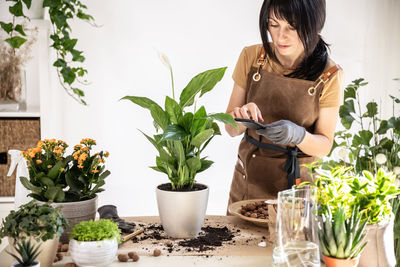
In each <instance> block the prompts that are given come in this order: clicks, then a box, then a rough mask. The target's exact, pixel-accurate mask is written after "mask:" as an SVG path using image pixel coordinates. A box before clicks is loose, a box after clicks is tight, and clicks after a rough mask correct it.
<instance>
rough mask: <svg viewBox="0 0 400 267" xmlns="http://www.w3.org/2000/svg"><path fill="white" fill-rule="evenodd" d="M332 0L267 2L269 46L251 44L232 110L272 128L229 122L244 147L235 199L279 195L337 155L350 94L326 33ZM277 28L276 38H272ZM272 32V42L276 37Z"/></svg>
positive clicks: (241, 63)
mask: <svg viewBox="0 0 400 267" xmlns="http://www.w3.org/2000/svg"><path fill="white" fill-rule="evenodd" d="M325 7H326V5H325V0H265V1H264V3H263V5H262V8H261V12H260V22H259V23H260V32H261V38H262V42H263V43H262V44H259V45H253V46H249V47H245V48H244V49H243V51H242V53H241V54H240V57H239V60H238V62H237V64H236V67H235V70H234V73H233V80H234V82H235V83H234V87H233V91H232V95H231V98H230V101H229V105H228V108H227V111H226V112H227V113H229V114H231V115H232V116H233V117H234V118H242V119H253V120H257V121H259V122H261V123H263V124H268V127H267V128H266V129H262V130H256V131H255V130H250V129H247V128H246V127H244V126H243V125H240V124H239V123H238V125H239V129H236V128H234V127H232V126H229V125H226V130H227V132H228V133H229V134H230V135H231V136H237V135H241V134H243V133H245V135H244V138H243V139H242V141H241V143H240V146H239V153H238V161H237V164H236V166H235V171H234V177H233V180H232V185H231V191H230V197H229V203H232V202H235V201H239V200H243V199H254V198H275V197H276V196H277V193H278V192H279V191H281V190H285V189H287V188H290V187H291V186H292V185H294V184H296V183H298V182H300V181H306V180H310V179H311V177H309V175H308V172H307V169H306V168H305V167H301V165H302V164H304V163H311V162H313V161H315V160H316V158H317V157H322V156H325V155H327V154H328V153H329V151H330V149H331V147H332V143H333V136H334V131H335V127H336V123H337V118H338V112H339V106H340V105H341V103H342V101H343V100H342V98H343V78H344V74H343V71H342V70H341V69H340V67H339V66H338V65H336V64H335V63H334V62H333V61H332V60H330V59H329V56H328V51H327V50H328V47H327V44H326V43H325V42H324V41H323V40H322V38H321V36H320V35H319V34H320V32H321V30H322V28H323V26H324V23H325ZM268 33H269V35H268ZM269 36H270V37H271V39H272V40H271V41H270V40H269V39H270V38H269Z"/></svg>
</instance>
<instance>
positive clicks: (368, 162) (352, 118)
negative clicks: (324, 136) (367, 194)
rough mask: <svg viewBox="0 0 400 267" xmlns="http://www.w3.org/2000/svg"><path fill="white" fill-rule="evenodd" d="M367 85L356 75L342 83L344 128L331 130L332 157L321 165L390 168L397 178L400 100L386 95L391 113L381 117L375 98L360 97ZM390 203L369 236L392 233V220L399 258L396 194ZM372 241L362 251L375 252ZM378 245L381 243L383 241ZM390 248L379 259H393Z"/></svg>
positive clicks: (399, 214) (399, 174)
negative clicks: (386, 215)
mask: <svg viewBox="0 0 400 267" xmlns="http://www.w3.org/2000/svg"><path fill="white" fill-rule="evenodd" d="M395 80H399V79H395ZM367 85H368V82H366V81H365V80H364V79H363V78H360V79H357V80H354V81H353V82H352V83H351V84H349V85H348V86H347V87H346V89H345V92H344V104H343V105H342V106H341V107H340V111H339V115H340V120H341V123H342V125H343V127H344V130H342V131H339V132H337V133H335V139H334V144H333V147H332V153H331V155H333V156H335V157H334V158H333V159H331V160H329V161H325V162H324V163H323V167H324V168H327V167H329V166H337V165H344V166H352V167H353V172H354V173H355V174H357V175H363V174H362V173H363V171H364V170H368V171H369V172H371V173H375V174H376V173H377V172H378V169H379V168H383V169H385V170H386V171H392V172H393V173H394V174H395V175H396V178H397V179H399V178H400V118H399V116H398V115H396V114H395V110H396V105H397V104H399V103H400V99H399V98H398V97H395V96H392V95H390V98H391V101H392V115H391V116H388V117H386V118H385V117H383V116H382V113H380V109H379V108H378V104H377V102H375V101H369V102H368V101H363V99H364V98H363V97H362V89H363V88H365V87H366V86H367ZM365 102H367V103H365ZM391 206H392V207H393V213H394V214H395V217H394V218H392V221H386V225H384V224H385V223H384V222H383V221H381V222H380V223H379V224H375V226H374V227H375V228H376V229H374V230H372V229H370V231H369V236H370V237H369V239H370V238H372V237H373V236H382V237H383V236H384V237H385V238H386V239H387V238H388V236H389V235H393V232H392V229H393V224H394V225H395V227H394V242H395V244H394V245H395V252H396V258H397V259H400V245H399V244H400V239H399V238H398V237H399V236H400V235H399V234H400V212H399V210H398V207H399V199H398V198H397V197H395V198H392V199H391ZM387 219H388V218H387ZM393 221H394V222H393ZM369 223H371V222H369ZM370 227H372V226H367V228H370ZM388 231H389V232H388ZM376 233H378V234H376ZM376 242H378V243H382V242H383V241H382V240H381V241H379V240H376ZM386 243H388V242H386ZM373 244H374V242H369V244H368V245H367V248H366V249H365V255H368V254H369V255H370V254H371V253H374V252H375V253H376V250H375V249H373ZM380 247H384V246H383V244H382V246H380ZM391 250H392V249H391V248H389V247H388V248H387V249H386V251H387V253H382V252H381V253H380V255H382V256H380V262H392V263H393V262H394V257H393V253H392V252H390V253H389V251H391ZM388 253H389V254H388ZM398 261H399V260H398ZM369 263H370V259H367V258H364V257H363V256H361V259H360V266H361V267H362V266H367V265H368V264H369ZM393 264H394V263H393Z"/></svg>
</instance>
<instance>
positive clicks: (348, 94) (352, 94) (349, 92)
mask: <svg viewBox="0 0 400 267" xmlns="http://www.w3.org/2000/svg"><path fill="white" fill-rule="evenodd" d="M349 98H352V99H356V89H355V88H354V86H352V85H349V86H347V87H346V89H345V90H344V100H345V101H346V100H347V99H349Z"/></svg>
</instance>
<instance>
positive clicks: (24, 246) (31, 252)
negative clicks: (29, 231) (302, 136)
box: [6, 239, 43, 267]
mask: <svg viewBox="0 0 400 267" xmlns="http://www.w3.org/2000/svg"><path fill="white" fill-rule="evenodd" d="M39 248H40V244H38V245H36V246H35V245H34V244H33V243H31V240H30V239H24V240H22V241H21V242H20V241H19V240H17V242H16V244H15V245H14V249H15V250H16V251H17V253H10V252H8V251H6V252H7V253H8V254H10V255H11V256H12V257H13V258H14V259H16V260H17V261H16V262H14V263H13V264H12V265H11V266H12V267H23V266H29V267H40V262H39V261H36V258H37V257H38V255H39V253H40V251H39ZM42 266H43V265H42Z"/></svg>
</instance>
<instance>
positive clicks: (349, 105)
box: [339, 100, 355, 129]
mask: <svg viewBox="0 0 400 267" xmlns="http://www.w3.org/2000/svg"><path fill="white" fill-rule="evenodd" d="M351 113H355V110H354V102H353V100H349V101H346V102H344V104H343V105H342V106H340V109H339V115H340V119H341V120H340V121H341V123H342V125H343V126H344V127H345V128H346V129H350V127H351V124H352V123H353V121H354V117H353V116H352V115H351Z"/></svg>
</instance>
